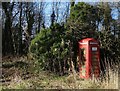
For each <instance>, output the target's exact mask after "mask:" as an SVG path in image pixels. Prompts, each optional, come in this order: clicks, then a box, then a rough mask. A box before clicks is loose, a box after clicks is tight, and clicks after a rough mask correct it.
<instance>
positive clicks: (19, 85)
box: [0, 66, 119, 90]
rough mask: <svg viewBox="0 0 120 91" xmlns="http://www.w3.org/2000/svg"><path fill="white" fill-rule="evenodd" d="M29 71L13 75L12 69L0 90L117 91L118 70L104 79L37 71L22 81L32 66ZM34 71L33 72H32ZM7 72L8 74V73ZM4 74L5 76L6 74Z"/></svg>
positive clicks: (110, 71)
mask: <svg viewBox="0 0 120 91" xmlns="http://www.w3.org/2000/svg"><path fill="white" fill-rule="evenodd" d="M30 67H31V68H30ZM30 67H29V70H28V69H27V70H22V69H19V70H17V72H18V73H16V74H15V72H16V71H15V72H14V70H15V69H17V68H14V70H13V69H12V68H10V69H12V70H13V73H14V74H13V75H10V76H11V81H10V82H9V83H2V84H3V85H2V86H0V90H1V89H2V88H3V89H29V88H30V89H118V68H119V67H115V68H114V69H110V68H109V70H108V71H107V72H106V75H105V76H104V79H102V80H101V79H88V80H87V79H81V78H79V75H78V74H77V73H76V74H75V75H73V74H70V75H65V76H58V75H55V74H53V73H49V72H46V71H39V72H37V73H35V72H34V73H32V74H34V75H30V77H29V78H28V79H24V77H25V76H27V75H29V74H25V75H21V74H23V73H26V71H31V69H33V68H32V66H30ZM33 71H34V70H33ZM10 72H11V71H10ZM10 72H8V73H10ZM8 73H7V72H6V74H8Z"/></svg>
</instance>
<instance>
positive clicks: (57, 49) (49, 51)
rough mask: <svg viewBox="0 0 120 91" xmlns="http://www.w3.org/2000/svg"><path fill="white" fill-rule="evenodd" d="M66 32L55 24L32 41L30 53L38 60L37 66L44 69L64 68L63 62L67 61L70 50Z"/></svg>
mask: <svg viewBox="0 0 120 91" xmlns="http://www.w3.org/2000/svg"><path fill="white" fill-rule="evenodd" d="M65 31H66V29H65V28H64V26H61V25H59V24H55V25H54V26H51V28H49V29H43V30H41V31H40V33H39V34H37V36H36V37H35V38H34V39H33V40H32V41H31V45H30V48H29V49H30V52H31V53H33V56H34V57H35V58H37V59H38V63H37V64H39V65H40V66H41V67H42V68H43V69H49V70H50V69H51V70H53V68H55V69H59V68H58V67H57V66H56V67H53V66H55V65H57V64H59V65H61V66H62V62H63V60H66V56H68V51H69V48H68V45H67V39H66V35H65ZM53 61H54V62H53ZM59 61H60V63H59ZM59 70H60V69H59Z"/></svg>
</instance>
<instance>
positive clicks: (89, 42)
mask: <svg viewBox="0 0 120 91" xmlns="http://www.w3.org/2000/svg"><path fill="white" fill-rule="evenodd" d="M78 56H79V75H80V78H86V79H88V78H91V77H93V76H94V77H99V75H100V49H99V42H98V41H97V40H95V39H93V38H86V39H82V40H80V41H79V54H78Z"/></svg>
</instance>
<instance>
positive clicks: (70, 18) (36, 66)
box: [2, 2, 120, 89]
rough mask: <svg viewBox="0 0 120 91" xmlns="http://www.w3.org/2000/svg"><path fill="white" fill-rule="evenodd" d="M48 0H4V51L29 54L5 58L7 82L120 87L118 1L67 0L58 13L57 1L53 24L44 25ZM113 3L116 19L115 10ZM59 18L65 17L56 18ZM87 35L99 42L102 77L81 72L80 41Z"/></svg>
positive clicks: (10, 84) (22, 85) (30, 85)
mask: <svg viewBox="0 0 120 91" xmlns="http://www.w3.org/2000/svg"><path fill="white" fill-rule="evenodd" d="M45 4H46V3H45V2H44V3H43V2H40V3H37V4H36V3H32V2H30V3H28V2H25V3H23V2H12V3H10V2H3V3H2V9H3V10H2V11H3V20H2V22H3V30H2V31H3V33H2V34H3V36H2V46H3V47H2V51H3V57H4V56H7V55H8V56H10V57H11V56H12V55H14V56H16V55H18V58H19V56H21V55H27V58H26V57H25V58H22V59H20V60H19V59H17V58H16V59H15V60H7V61H5V59H3V61H4V62H3V63H2V65H3V66H2V68H3V74H2V81H3V84H4V83H5V85H3V88H4V89H9V88H15V89H19V88H23V89H25V88H37V89H40V88H45V89H46V88H58V89H61V88H63V89H66V88H67V89H69V88H74V89H76V88H78V89H81V88H117V85H118V84H117V80H118V79H119V78H118V74H119V73H118V69H119V66H120V8H119V7H120V6H119V5H120V3H108V2H106V3H103V2H100V3H94V4H89V3H84V2H79V3H76V4H75V2H71V3H70V2H69V3H68V5H67V4H66V8H67V9H66V10H65V12H64V14H63V15H62V16H60V17H59V8H60V6H59V3H58V2H53V3H51V4H53V6H52V13H51V17H50V19H51V25H50V26H49V27H46V25H45V22H46V21H47V20H45V18H46V17H45V12H44V10H45ZM15 8H17V9H19V11H18V12H15V11H16V9H15ZM37 9H38V10H37ZM114 9H115V10H117V14H118V18H117V19H114V18H113V17H114V16H113V15H112V12H113V11H114ZM69 11H70V13H69ZM60 18H62V19H64V21H63V22H62V21H61V22H58V21H59V20H60ZM49 23H50V21H49ZM31 36H33V37H31ZM88 37H92V38H95V39H96V40H98V41H99V42H100V66H101V73H100V78H99V79H95V78H92V80H85V79H80V78H79V75H78V59H77V54H78V41H79V40H81V39H83V38H88ZM10 57H8V59H9V58H10ZM71 72H72V73H73V74H71ZM33 74H34V75H33ZM13 75H14V76H13ZM26 75H30V77H26ZM61 75H62V76H61ZM12 76H13V77H12ZM24 78H25V79H24ZM7 81H8V84H7V83H6V82H7ZM111 83H112V84H111Z"/></svg>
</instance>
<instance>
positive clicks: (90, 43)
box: [90, 42, 98, 44]
mask: <svg viewBox="0 0 120 91" xmlns="http://www.w3.org/2000/svg"><path fill="white" fill-rule="evenodd" d="M90 44H98V43H97V42H90Z"/></svg>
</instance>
